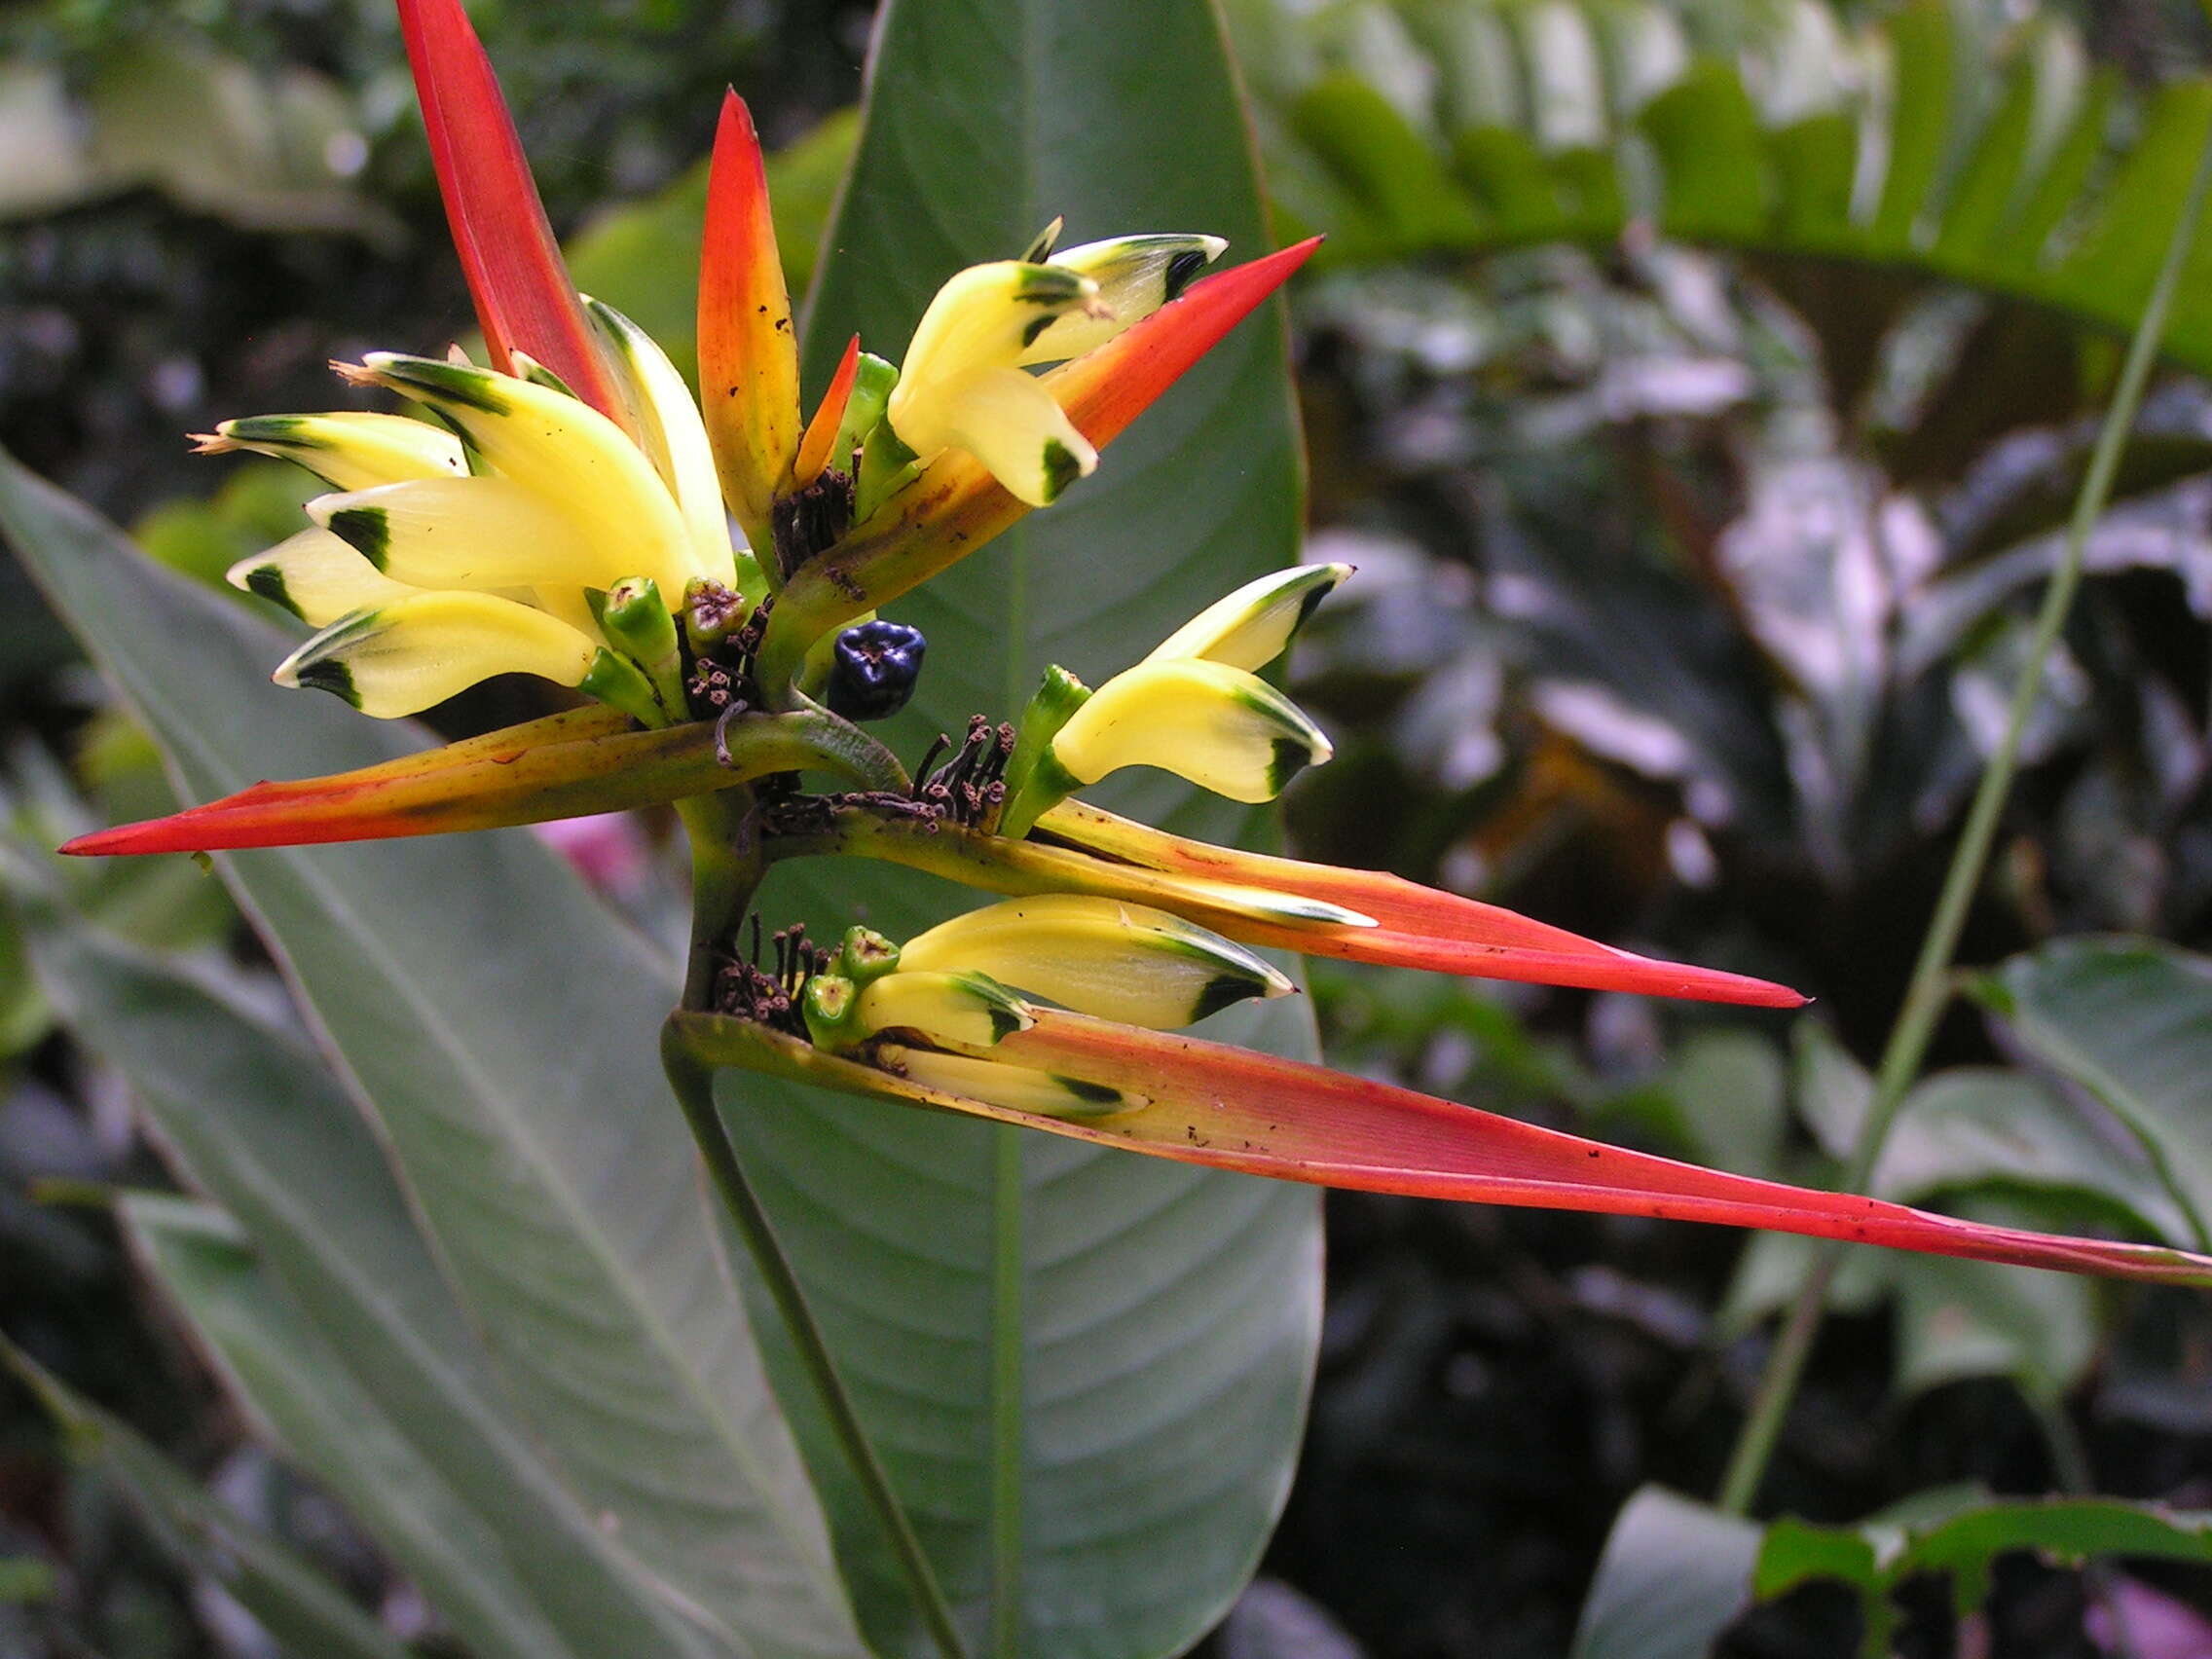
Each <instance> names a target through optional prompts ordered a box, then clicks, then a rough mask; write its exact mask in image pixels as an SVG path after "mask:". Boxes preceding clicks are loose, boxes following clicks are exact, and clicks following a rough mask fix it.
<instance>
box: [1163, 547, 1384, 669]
mask: <svg viewBox="0 0 2212 1659" xmlns="http://www.w3.org/2000/svg"><path fill="white" fill-rule="evenodd" d="M1350 574H1351V567H1350V566H1349V565H1299V566H1295V567H1294V568H1292V569H1290V570H1287V571H1273V572H1272V573H1271V574H1269V575H1265V576H1262V577H1260V578H1259V579H1258V580H1257V581H1250V582H1246V583H1245V584H1244V585H1243V586H1242V587H1240V588H1238V589H1237V590H1236V591H1235V593H1233V594H1230V595H1228V596H1227V597H1225V598H1223V599H1219V600H1216V601H1215V602H1214V603H1213V604H1211V605H1209V606H1207V607H1206V608H1204V609H1203V610H1201V611H1199V612H1198V614H1197V615H1196V616H1194V617H1192V618H1191V619H1190V620H1189V621H1188V622H1186V623H1184V624H1183V625H1182V627H1180V628H1178V629H1176V630H1175V632H1174V633H1172V634H1170V635H1168V636H1167V638H1166V639H1164V640H1162V641H1161V643H1160V645H1159V646H1158V647H1157V648H1156V649H1155V650H1154V651H1153V653H1152V654H1151V655H1150V656H1148V657H1146V658H1145V661H1147V662H1160V661H1163V660H1165V659H1166V658H1169V657H1203V658H1205V659H1206V661H1208V662H1221V663H1227V664H1228V665H1229V666H1230V667H1231V668H1242V669H1255V668H1264V667H1266V666H1267V665H1268V664H1269V663H1271V662H1272V661H1274V659H1275V658H1276V657H1278V656H1280V655H1282V653H1283V651H1284V649H1285V648H1286V647H1287V646H1288V645H1290V642H1291V640H1292V639H1293V638H1294V637H1295V636H1296V635H1297V633H1298V630H1299V629H1301V628H1303V627H1304V626H1305V625H1306V619H1307V618H1308V617H1309V616H1310V615H1312V614H1313V608H1314V607H1316V606H1317V605H1319V604H1320V603H1321V601H1323V600H1324V599H1326V598H1328V597H1329V595H1330V593H1331V592H1332V591H1333V590H1334V589H1335V588H1336V586H1337V584H1338V583H1339V582H1342V581H1343V580H1344V579H1345V578H1346V576H1348V575H1350Z"/></svg>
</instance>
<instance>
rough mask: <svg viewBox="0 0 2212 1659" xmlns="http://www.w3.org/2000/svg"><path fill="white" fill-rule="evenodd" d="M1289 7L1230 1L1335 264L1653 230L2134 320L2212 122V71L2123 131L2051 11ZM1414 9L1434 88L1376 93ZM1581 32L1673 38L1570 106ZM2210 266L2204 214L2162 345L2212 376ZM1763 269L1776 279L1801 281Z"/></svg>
mask: <svg viewBox="0 0 2212 1659" xmlns="http://www.w3.org/2000/svg"><path fill="white" fill-rule="evenodd" d="M1278 10H1279V8H1277V7H1276V6H1274V5H1273V4H1272V0H1234V3H1233V5H1232V15H1233V17H1234V18H1235V20H1236V23H1237V38H1238V45H1239V47H1240V49H1242V50H1243V51H1244V52H1245V53H1246V54H1247V55H1249V56H1250V58H1251V60H1252V64H1253V70H1254V74H1253V79H1254V83H1255V84H1256V85H1257V86H1259V87H1261V88H1263V89H1265V91H1266V93H1267V97H1268V101H1269V104H1270V105H1271V106H1272V107H1271V108H1270V110H1269V111H1268V114H1269V116H1270V117H1271V119H1269V120H1268V121H1267V122H1266V123H1265V124H1264V130H1265V131H1266V132H1267V133H1268V134H1269V163H1270V168H1271V172H1272V174H1274V175H1276V176H1278V177H1279V178H1280V179H1281V180H1282V181H1283V183H1284V185H1285V187H1286V188H1285V189H1284V191H1283V192H1282V195H1281V198H1280V201H1279V206H1280V208H1281V218H1282V221H1283V228H1284V229H1285V230H1296V231H1300V232H1305V231H1327V232H1329V233H1330V234H1331V242H1330V245H1329V246H1328V247H1327V248H1325V249H1324V250H1323V254H1322V257H1323V258H1325V259H1334V260H1339V261H1345V260H1398V259H1405V258H1408V257H1413V256H1418V255H1421V254H1434V253H1440V252H1443V253H1455V254H1469V253H1482V252H1486V251H1489V250H1493V249H1496V248H1503V247H1514V246H1520V245H1525V244H1527V243H1530V242H1533V241H1543V240H1586V241H1593V242H1600V243H1610V242H1614V241H1617V240H1619V239H1620V238H1621V237H1622V235H1623V234H1624V233H1625V232H1627V231H1628V230H1629V229H1630V227H1631V226H1632V224H1635V225H1648V226H1649V227H1650V228H1651V229H1653V230H1655V231H1657V232H1658V233H1659V234H1660V235H1662V236H1671V237H1676V238H1678V239H1681V240H1688V241H1696V242H1705V243H1709V244H1713V245H1716V246H1723V247H1730V248H1737V249H1741V250H1744V251H1746V252H1751V253H1754V254H1762V255H1783V256H1788V257H1790V258H1793V259H1800V260H1801V259H1804V258H1808V257H1809V258H1811V259H1814V260H1819V261H1835V260H1842V261H1849V262H1855V263H1859V264H1862V265H1864V266H1868V267H1877V268H1881V269H1883V270H1886V271H1892V272H1899V273H1903V274H1907V275H1912V276H1934V277H1942V278H1945V279H1948V280H1951V281H1956V282H1961V283H1965V284H1968V285H1970V286H1972V287H1975V288H1979V289H1982V290H1984V291H1985V292H1988V293H1991V294H1996V295H2002V296H2005V297H2008V298H2010V299H2016V300H2024V301H2028V302H2031V303H2033V304H2036V305H2040V306H2046V307H2049V308H2052V309H2053V310H2055V311H2058V312H2060V313H2065V314H2066V315H2068V316H2070V317H2073V318H2075V319H2077V320H2079V321H2083V322H2086V323H2090V324H2092V325H2095V326H2097V327H2101V328H2105V329H2109V330H2111V331H2113V332H2115V333H2119V334H2122V335H2124V334H2126V333H2128V332H2129V331H2130V330H2132V328H2133V327H2134V324H2135V320H2136V318H2137V317H2138V316H2139V315H2140V314H2141V313H2142V310H2143V306H2144V303H2145V301H2146V299H2147V298H2148V296H2149V294H2150V291H2151V284H2152V281H2153V278H2154V277H2155V276H2156V275H2157V266H2158V261H2159V258H2160V255H2161V254H2162V252H2163V250H2164V247H2165V244H2166V240H2167V237H2168V234H2169V233H2170V231H2171V230H2172V228H2173V223H2174V215H2175V214H2176V213H2178V212H2179V211H2180V207H2181V203H2182V199H2183V197H2184V196H2185V195H2186V194H2187V192H2186V189H2185V186H2186V184H2187V181H2188V173H2189V168H2190V167H2191V166H2193V165H2194V160H2195V157H2196V155H2197V153H2198V151H2199V150H2200V149H2201V148H2202V145H2203V141H2204V134H2205V130H2206V127H2207V124H2208V123H2212V80H2207V79H2205V78H2202V77H2196V78H2192V79H2187V80H2181V81H2175V82H2172V83H2169V84H2168V85H2166V86H2164V87H2161V88H2160V89H2158V90H2157V92H2155V93H2153V94H2151V95H2149V96H2147V97H2146V98H2144V99H2143V100H2142V106H2141V108H2140V110H2139V111H2131V112H2130V113H2131V114H2132V115H2133V116H2134V119H2133V120H2129V121H2118V122H2116V121H2114V120H2113V119H2112V117H2113V115H2114V104H2115V100H2116V96H2117V95H2118V94H2116V92H2115V89H2114V87H2113V86H2112V85H2111V83H2110V79H2109V77H2103V76H2099V75H2096V74H2092V73H2091V72H2090V71H2089V69H2088V68H2087V67H2086V59H2085V55H2084V54H2083V50H2082V47H2081V45H2080V43H2079V41H2078V40H2077V39H2076V38H2075V36H2074V34H2073V33H2072V32H2071V30H2070V28H2069V27H2068V26H2067V25H2066V24H2065V23H2064V22H2063V20H2062V19H2060V18H2056V17H2055V16H2052V17H2045V16H2040V15H2039V16H2031V17H2030V18H2027V19H2025V20H2024V21H2023V22H2021V23H2020V24H2019V25H2017V26H2015V27H2013V28H2012V29H2010V30H2009V34H1998V33H1996V32H1994V31H1992V30H1990V29H1989V28H1988V26H1987V25H1982V24H1976V23H1973V22H1972V20H1971V18H1972V15H1971V11H1970V10H1969V9H1962V8H1957V7H1954V6H1951V5H1949V4H1947V3H1946V0H1913V3H1911V4H1908V5H1906V6H1903V7H1901V8H1899V9H1897V10H1894V11H1891V12H1889V13H1888V14H1887V15H1886V16H1884V17H1883V18H1881V20H1880V21H1878V22H1876V23H1874V24H1872V25H1871V26H1869V28H1868V29H1867V30H1866V31H1865V33H1864V34H1863V35H1862V37H1860V38H1857V39H1843V38H1839V36H1838V31H1837V28H1836V25H1835V24H1834V22H1833V21H1832V20H1830V18H1829V14H1828V9H1827V7H1826V6H1825V5H1824V4H1823V0H1781V3H1780V4H1777V5H1774V6H1772V7H1764V8H1751V9H1749V10H1747V9H1745V8H1740V7H1711V8H1703V7H1692V8H1687V9H1685V8H1680V7H1672V6H1667V5H1663V4H1661V3H1660V0H1557V3H1548V4H1544V5H1524V4H1519V3H1517V0H1456V3H1454V4H1450V5H1438V4H1435V3H1434V0H1368V3H1367V4H1364V5H1361V4H1354V5H1346V6H1324V7H1314V8H1311V9H1309V12H1307V13H1304V14H1302V15H1301V17H1300V18H1299V20H1298V21H1297V22H1294V23H1290V24H1285V23H1284V22H1283V21H1282V20H1281V19H1280V18H1277V17H1276V16H1275V15H1274V14H1275V13H1276V12H1277V11H1278ZM1399 13H1403V14H1405V15H1406V17H1407V18H1409V20H1410V21H1412V22H1413V24H1414V25H1415V27H1414V30H1413V33H1414V35H1415V36H1416V37H1417V38H1419V40H1420V41H1421V44H1422V45H1423V46H1424V47H1425V48H1426V49H1427V53H1428V56H1429V61H1428V62H1427V64H1426V65H1425V67H1426V68H1427V69H1428V70H1429V72H1430V73H1431V74H1433V76H1434V77H1435V79H1436V82H1437V87H1438V91H1437V95H1436V96H1435V98H1434V99H1433V100H1432V101H1431V104H1423V103H1421V102H1419V101H1418V100H1406V99H1402V98H1401V99H1392V98H1389V97H1386V96H1383V94H1382V92H1379V91H1378V90H1377V89H1376V88H1375V87H1372V86H1364V85H1361V79H1362V78H1363V69H1364V68H1365V66H1363V65H1362V63H1361V61H1360V56H1361V52H1360V48H1361V43H1362V42H1363V41H1364V40H1365V39H1367V38H1369V35H1370V34H1371V32H1372V24H1373V22H1374V19H1375V18H1377V17H1378V16H1380V17H1383V18H1390V17H1393V16H1395V15H1396V14H1399ZM1500 18H1502V19H1504V20H1505V21H1506V22H1507V23H1509V24H1510V25H1511V26H1512V28H1513V29H1515V30H1517V31H1518V32H1519V34H1520V35H1521V39H1520V41H1519V43H1518V44H1519V46H1520V50H1519V51H1518V52H1516V51H1514V50H1513V43H1512V42H1511V41H1510V39H1509V34H1508V30H1507V29H1506V28H1501V27H1499V26H1497V19H1500ZM1593 34H1597V35H1603V36H1606V37H1609V38H1612V39H1616V40H1618V39H1623V38H1631V37H1635V38H1643V39H1651V40H1656V39H1663V38H1671V39H1673V40H1675V41H1676V42H1677V43H1678V45H1677V50H1675V51H1673V52H1671V53H1668V54H1666V55H1661V56H1649V57H1648V61H1647V63H1646V64H1645V66H1644V67H1643V68H1642V69H1641V71H1640V72H1638V73H1634V74H1628V73H1620V72H1619V71H1618V70H1617V69H1616V75H1617V80H1618V84H1617V85H1616V86H1615V88H1614V89H1613V90H1614V96H1613V97H1612V98H1611V99H1610V100H1604V99H1600V98H1596V97H1593V96H1590V95H1588V94H1587V93H1586V92H1575V93H1574V94H1573V95H1572V96H1571V97H1569V98H1567V100H1566V102H1567V107H1568V108H1569V109H1570V111H1571V116H1570V119H1563V117H1562V115H1561V110H1562V107H1563V101H1562V96H1561V92H1560V88H1561V83H1562V82H1563V80H1572V79H1575V78H1577V72H1578V71H1580V70H1581V69H1582V67H1583V66H1584V65H1585V64H1588V63H1593V62H1594V55H1593V54H1592V52H1591V49H1590V46H1589V44H1588V40H1587V37H1589V36H1591V35H1593ZM1685 35H1686V37H1687V38H1686V40H1685ZM1808 42H1817V43H1819V44H1818V45H1816V46H1814V47H1813V48H1812V49H1811V50H1810V51H1808V49H1807V46H1808ZM1647 56H1648V55H1647ZM1992 63H1994V65H1995V72H1991V71H1989V70H1987V69H1985V68H1984V67H1983V66H1984V65H1987V64H1992ZM1816 65H1817V73H1818V74H1819V75H1821V76H1824V77H1825V80H1826V82H1827V84H1826V85H1816V84H1814V81H1813V76H1812V74H1809V73H1808V69H1809V67H1811V66H1816ZM1364 78H1366V79H1369V80H1374V79H1377V77H1376V76H1375V75H1374V74H1373V73H1372V72H1367V73H1366V74H1365V77H1364ZM1431 105H1432V106H1431ZM1385 179H1387V180H1389V181H1390V183H1389V184H1388V185H1387V186H1385V185H1384V184H1383V180H1385ZM2208 265H2212V230H2207V231H2206V232H2205V233H2204V234H2203V235H2202V236H2201V237H2200V238H2199V240H2198V243H2197V246H2196V249H2195V251H2194V259H2193V272H2194V276H2193V277H2192V278H2191V279H2189V280H2185V282H2184V283H2183V285H2182V288H2181V290H2180V293H2179V295H2178V296H2177V300H2176V304H2175V308H2174V317H2173V323H2172V326H2171V328H2170V329H2169V331H2168V333H2167V337H2166V343H2165V344H2166V350H2167V352H2168V354H2169V355H2170V356H2171V357H2172V358H2173V359H2174V360H2175V361H2177V362H2180V363H2182V364H2184V365H2186V366H2188V367H2191V368H2194V369H2199V370H2212V282H2206V281H2204V280H2203V279H2202V277H2203V276H2204V274H2205V271H2206V268H2207V266H2208ZM1772 275H1773V276H1775V277H1776V279H1777V280H1778V281H1781V282H1782V284H1783V285H1784V287H1785V288H1786V289H1788V286H1789V283H1790V280H1791V276H1790V273H1789V272H1788V270H1786V269H1782V268H1777V269H1775V270H1774V271H1773V272H1772Z"/></svg>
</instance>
